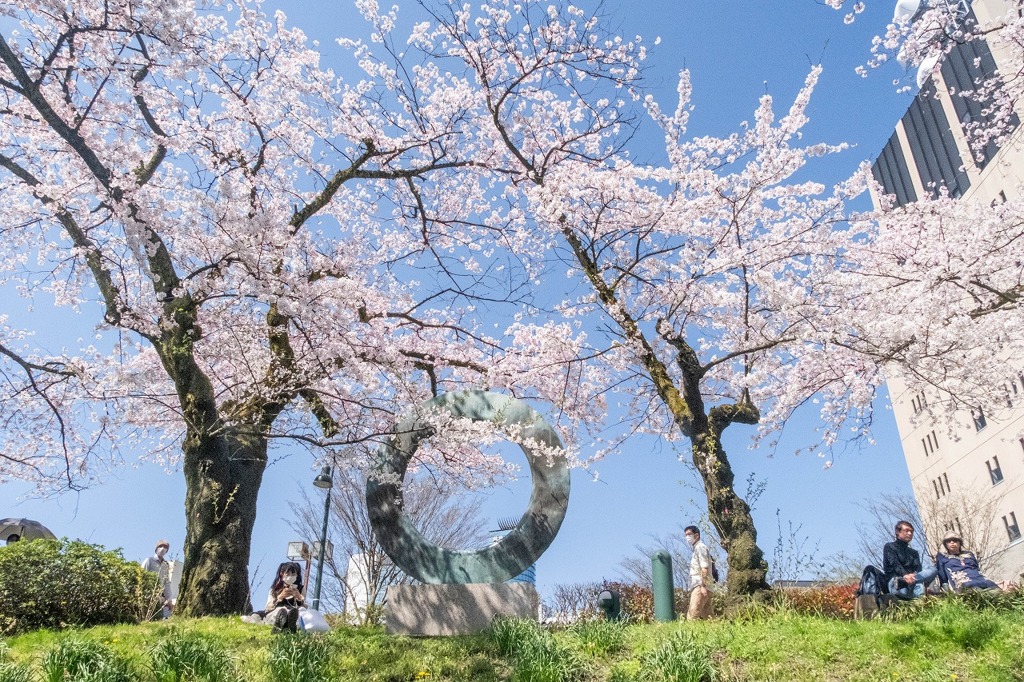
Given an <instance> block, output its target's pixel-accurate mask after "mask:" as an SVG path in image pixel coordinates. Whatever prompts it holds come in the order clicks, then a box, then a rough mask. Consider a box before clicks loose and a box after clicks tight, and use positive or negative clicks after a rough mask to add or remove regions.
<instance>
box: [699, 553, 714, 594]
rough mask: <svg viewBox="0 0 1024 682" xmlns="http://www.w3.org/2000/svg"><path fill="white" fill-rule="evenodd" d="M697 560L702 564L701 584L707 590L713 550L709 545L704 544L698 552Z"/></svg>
mask: <svg viewBox="0 0 1024 682" xmlns="http://www.w3.org/2000/svg"><path fill="white" fill-rule="evenodd" d="M697 562H698V563H699V564H700V576H701V580H700V586H701V588H702V589H705V590H706V589H707V588H708V583H709V582H710V580H709V578H710V576H711V550H709V549H708V546H707V545H704V546H703V547H702V548H701V551H700V552H699V553H698V555H697Z"/></svg>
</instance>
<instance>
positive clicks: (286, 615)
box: [257, 561, 305, 632]
mask: <svg viewBox="0 0 1024 682" xmlns="http://www.w3.org/2000/svg"><path fill="white" fill-rule="evenodd" d="M303 602H305V597H304V596H303V594H302V570H301V569H300V568H299V565H298V564H297V563H295V562H294V561H286V562H284V563H283V564H281V565H280V566H278V567H277V575H276V576H275V577H274V582H273V584H271V586H270V594H269V595H267V607H266V609H265V610H264V611H263V613H262V617H263V622H264V623H265V624H267V625H273V626H274V632H285V631H288V632H296V631H297V630H298V622H299V607H300V606H302V605H303ZM257 613H259V612H257Z"/></svg>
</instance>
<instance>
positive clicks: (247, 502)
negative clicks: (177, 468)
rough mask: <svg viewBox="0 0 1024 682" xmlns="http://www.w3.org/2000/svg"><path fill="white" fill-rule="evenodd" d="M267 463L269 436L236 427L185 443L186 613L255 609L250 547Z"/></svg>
mask: <svg viewBox="0 0 1024 682" xmlns="http://www.w3.org/2000/svg"><path fill="white" fill-rule="evenodd" d="M266 466H267V441H266V439H265V438H262V437H260V436H253V435H248V434H245V433H243V432H241V431H240V430H239V429H236V428H228V429H226V430H225V433H223V434H221V435H217V436H212V437H205V438H199V439H196V441H195V442H191V443H187V444H186V446H185V464H184V473H185V482H186V494H185V515H186V531H185V543H184V550H185V568H184V572H183V574H182V579H181V585H180V591H179V601H178V612H179V613H180V614H181V615H184V616H206V615H220V614H228V613H248V612H250V611H251V610H252V602H251V594H250V589H249V551H250V546H251V544H252V531H253V526H254V525H255V523H256V500H257V495H258V493H259V489H260V484H261V483H262V480H263V471H264V469H265V468H266Z"/></svg>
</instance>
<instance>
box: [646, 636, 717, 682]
mask: <svg viewBox="0 0 1024 682" xmlns="http://www.w3.org/2000/svg"><path fill="white" fill-rule="evenodd" d="M640 667H641V669H642V670H643V673H642V676H641V678H640V679H642V680H644V681H645V682H714V681H715V680H716V679H717V677H718V672H717V671H716V670H715V666H714V663H712V661H711V650H710V648H709V647H708V646H707V645H706V644H704V643H702V642H698V641H697V640H696V639H694V637H693V635H691V634H690V633H689V632H686V631H681V632H675V633H673V634H672V636H671V637H669V638H668V639H667V640H665V642H664V643H662V644H661V646H659V647H658V648H656V649H654V650H653V651H651V652H649V653H648V654H646V655H645V656H644V657H643V658H642V660H641V666H640Z"/></svg>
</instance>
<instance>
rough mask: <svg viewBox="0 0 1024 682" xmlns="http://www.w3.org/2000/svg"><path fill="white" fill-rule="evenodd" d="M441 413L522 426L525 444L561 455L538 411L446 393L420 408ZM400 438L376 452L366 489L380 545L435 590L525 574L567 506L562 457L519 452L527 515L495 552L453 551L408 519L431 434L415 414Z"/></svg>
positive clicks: (486, 396)
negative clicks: (410, 494)
mask: <svg viewBox="0 0 1024 682" xmlns="http://www.w3.org/2000/svg"><path fill="white" fill-rule="evenodd" d="M438 409H442V410H447V411H448V412H450V413H452V414H453V415H455V416H458V417H463V418H468V419H472V420H474V421H491V422H495V423H497V424H509V425H518V426H519V427H520V428H521V429H522V431H521V433H522V436H523V438H526V439H532V440H535V441H537V442H540V443H543V444H545V445H547V446H553V447H557V448H560V449H561V447H562V443H561V441H560V440H559V439H558V435H557V434H556V433H555V431H554V429H552V428H551V427H550V426H548V424H547V423H546V422H545V421H544V419H543V418H542V417H541V416H540V415H539V414H537V412H536V411H535V410H534V409H533V408H531V407H530V406H529V405H527V404H526V403H524V402H522V401H521V400H516V399H515V398H510V397H508V396H505V395H501V394H500V393H490V392H488V391H458V392H455V393H448V394H445V395H442V396H439V397H437V398H434V399H433V400H428V401H426V402H425V403H423V404H421V405H420V407H419V409H418V410H417V412H418V413H420V414H422V413H424V412H425V411H433V410H438ZM394 433H395V435H394V436H392V438H391V440H390V442H389V443H388V444H386V445H382V446H381V448H380V450H379V452H378V460H377V464H376V470H377V471H378V472H380V474H379V480H378V478H375V477H374V475H372V474H371V476H370V478H369V480H368V481H367V483H366V506H367V508H368V510H369V513H370V523H371V524H372V525H373V531H374V533H375V534H376V536H377V541H378V542H380V544H381V546H382V547H383V548H384V551H385V552H387V554H388V556H389V557H391V559H392V561H394V562H395V564H396V565H398V566H399V567H400V568H401V569H402V570H403V571H405V572H406V573H408V574H409V575H411V576H413V577H415V578H416V579H417V580H420V581H421V582H424V583H434V584H437V583H456V584H461V583H500V582H504V581H505V580H508V579H509V578H513V577H515V576H517V575H519V574H520V573H522V572H523V570H525V569H526V568H527V567H528V566H530V565H531V564H533V563H534V562H535V561H537V559H538V558H540V555H541V554H543V553H544V550H546V549H547V548H548V546H549V545H550V544H551V541H552V540H554V539H555V535H556V534H557V533H558V529H559V527H561V525H562V520H563V519H564V518H565V511H566V509H567V508H568V505H569V466H568V464H567V463H566V460H565V457H564V456H557V457H552V458H549V457H547V456H546V455H545V454H539V455H534V454H533V453H532V452H531V451H530V450H529V449H528V448H527V447H525V446H521V447H522V449H523V452H524V453H525V454H526V459H527V460H528V461H529V464H530V474H531V476H532V477H533V493H532V494H531V495H530V504H529V506H528V507H527V509H526V513H525V514H523V517H522V518H521V519H520V520H519V523H518V525H516V527H515V528H514V529H512V530H511V531H510V532H509V533H508V534H507V535H505V537H503V538H502V539H501V540H499V541H498V542H497V543H495V544H493V545H491V546H490V547H487V548H484V549H478V550H464V551H453V550H449V549H445V548H443V547H439V546H437V545H435V544H433V543H432V542H429V541H428V540H427V539H426V538H424V537H423V535H422V534H421V533H420V532H419V531H418V530H417V529H416V527H415V526H413V524H412V522H411V521H410V520H409V518H408V517H407V516H406V515H405V514H404V512H403V511H402V488H401V484H402V480H403V479H404V478H405V472H406V469H407V467H408V466H409V460H410V459H411V458H412V456H413V454H414V453H415V452H416V447H417V446H418V444H419V442H420V441H421V440H423V439H424V438H426V437H428V436H430V435H431V433H432V430H431V427H430V425H429V423H428V422H427V421H426V420H423V419H421V418H419V417H417V416H416V415H415V414H413V415H410V416H408V417H406V418H404V419H403V420H402V421H400V422H398V423H397V424H396V425H395V430H394ZM389 481H391V482H389Z"/></svg>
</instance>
